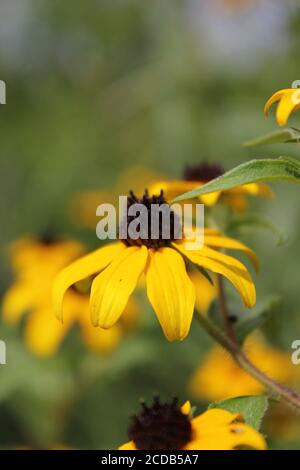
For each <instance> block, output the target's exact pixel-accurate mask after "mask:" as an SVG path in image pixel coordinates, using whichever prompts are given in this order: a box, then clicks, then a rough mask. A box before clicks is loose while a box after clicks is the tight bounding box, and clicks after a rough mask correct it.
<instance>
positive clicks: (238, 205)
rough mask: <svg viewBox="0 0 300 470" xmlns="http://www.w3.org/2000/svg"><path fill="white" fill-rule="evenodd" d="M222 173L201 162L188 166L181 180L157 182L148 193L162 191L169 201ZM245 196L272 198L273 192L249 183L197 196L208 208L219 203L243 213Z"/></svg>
mask: <svg viewBox="0 0 300 470" xmlns="http://www.w3.org/2000/svg"><path fill="white" fill-rule="evenodd" d="M223 173H224V170H223V169H222V167H221V166H220V165H218V164H210V163H206V162H203V163H200V164H197V165H189V166H187V167H186V168H185V170H184V172H183V177H182V179H181V180H174V181H157V182H155V183H154V184H153V185H152V186H150V191H151V192H152V193H154V194H155V193H159V191H160V190H163V191H164V194H165V197H166V199H167V200H168V201H171V200H172V199H174V198H175V197H176V196H178V195H180V194H183V193H185V192H187V191H192V190H193V189H195V188H198V187H200V186H202V185H204V184H205V183H208V182H209V181H211V180H213V179H215V178H217V177H218V176H221V175H222V174H223ZM246 196H261V197H265V198H271V197H273V192H272V190H271V189H270V188H269V186H267V185H265V184H262V183H251V184H245V185H243V186H239V187H237V188H232V189H228V190H224V191H216V192H213V193H209V194H204V195H201V196H199V200H200V201H201V202H202V203H203V204H205V205H206V206H208V207H211V206H214V205H215V204H216V203H217V202H219V201H220V202H222V203H224V204H226V205H228V206H230V207H231V208H232V209H233V210H235V211H237V212H243V211H244V210H245V209H246V207H247V200H246Z"/></svg>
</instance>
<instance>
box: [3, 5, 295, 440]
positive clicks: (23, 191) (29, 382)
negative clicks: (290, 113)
mask: <svg viewBox="0 0 300 470" xmlns="http://www.w3.org/2000/svg"><path fill="white" fill-rule="evenodd" d="M297 5H299V4H298V2H292V1H285V2H282V1H280V0H278V1H276V0H260V1H259V0H257V1H248V2H247V1H240V2H234V1H229V0H228V1H226V0H223V1H222V0H186V1H179V0H164V1H158V0H152V1H149V2H147V1H146V2H145V1H144V2H141V1H140V0H131V1H130V0H112V1H111V0H89V1H85V2H83V1H80V0H73V2H62V1H58V0H2V1H1V5H0V79H2V80H4V81H5V82H6V84H7V104H6V105H5V106H4V105H3V106H0V136H1V137H0V162H1V167H0V168H1V169H0V219H1V231H0V240H1V263H0V276H1V277H0V293H1V295H3V294H4V292H5V291H6V289H7V287H8V286H9V285H10V283H11V280H12V275H11V271H10V266H9V260H8V257H7V247H8V244H9V243H10V242H11V241H12V240H16V239H18V238H20V237H23V236H24V235H26V234H39V233H41V232H43V231H45V230H46V229H51V231H53V232H55V233H57V234H60V235H67V236H69V237H74V238H76V239H79V240H81V241H82V242H84V243H86V244H87V247H88V248H89V249H91V248H93V247H96V246H97V245H98V243H99V242H98V240H97V239H96V235H95V231H94V230H93V229H91V230H88V229H86V228H83V227H80V223H76V221H74V219H73V220H72V218H71V217H70V216H69V210H68V207H69V204H70V201H71V200H72V195H73V194H75V193H78V192H79V191H85V190H91V189H93V190H94V189H95V190H102V189H103V190H106V191H109V192H113V191H114V188H116V187H117V185H118V182H119V181H120V178H123V179H124V175H125V183H127V186H128V189H134V187H135V185H136V184H137V181H136V180H135V178H131V177H130V172H129V173H128V170H129V169H132V168H135V169H136V168H147V169H149V170H151V171H153V172H155V173H158V174H160V175H163V176H164V177H167V178H173V177H175V178H178V177H179V176H180V174H181V171H182V169H183V167H184V165H185V164H187V163H193V162H199V161H202V160H203V159H205V160H207V161H217V162H219V163H221V164H222V165H223V166H224V167H225V168H226V169H229V168H231V167H232V166H233V165H236V164H238V163H241V162H244V161H246V160H247V159H250V158H254V157H256V156H258V157H259V156H278V155H286V154H287V155H290V156H296V157H297V156H298V155H299V146H298V145H275V146H271V147H261V148H257V149H249V148H245V147H243V146H242V142H243V141H245V140H247V139H250V138H252V137H255V136H257V135H260V134H264V133H265V132H268V131H272V130H273V129H275V127H276V124H275V121H274V118H273V116H272V117H271V118H269V119H268V120H266V119H265V118H264V116H263V113H262V107H263V104H264V102H265V100H266V99H267V98H268V97H269V96H270V95H271V94H272V93H273V92H274V91H276V90H278V89H280V88H285V87H289V86H290V85H291V83H292V82H293V81H294V80H296V79H299V78H300V77H299V53H300V7H299V6H297ZM299 119H300V117H299V114H298V115H297V114H296V115H295V116H294V117H293V118H292V120H291V122H292V124H294V125H295V126H296V125H297V122H299ZM126 175H128V176H127V179H128V181H126ZM273 186H274V190H275V193H276V198H275V199H274V200H273V201H271V202H270V201H267V202H265V201H257V200H256V201H253V203H252V207H251V210H252V211H259V212H261V213H263V214H266V215H267V216H268V217H269V218H270V219H271V220H272V221H273V222H274V223H275V224H276V225H277V226H278V228H279V229H280V231H281V232H282V233H283V235H284V237H285V238H286V243H285V244H284V245H282V246H276V240H275V239H274V236H273V235H272V234H270V233H268V232H267V231H264V230H258V231H257V232H254V233H251V234H245V235H243V240H244V241H245V242H247V243H248V244H249V245H250V246H252V247H253V248H254V249H255V251H256V252H257V254H258V256H259V258H260V260H261V270H260V273H259V274H258V275H257V276H256V278H255V281H256V285H257V290H258V295H259V298H260V299H264V298H265V297H266V296H268V295H270V294H273V293H276V294H280V296H281V297H282V302H281V304H280V307H279V308H278V309H277V310H276V312H274V314H273V316H272V319H271V320H269V321H268V322H267V323H266V325H265V326H264V331H265V334H266V336H267V337H268V339H269V341H270V343H271V344H274V345H276V346H278V347H281V348H282V349H286V350H288V351H290V350H291V343H292V341H294V340H295V339H298V338H299V337H300V306H299V300H300V299H299V288H298V285H299V256H300V244H299V238H300V212H299V205H298V193H297V188H296V187H294V186H289V185H284V184H277V185H273ZM123 187H124V181H123ZM77 222H79V221H77ZM138 295H139V296H140V302H141V303H140V305H141V312H140V318H139V322H138V327H137V329H136V330H134V331H132V332H131V333H130V335H128V336H127V337H126V338H124V340H123V341H122V342H121V345H120V346H119V347H118V348H117V349H116V350H115V351H113V352H112V353H111V354H110V355H106V356H102V355H97V354H95V353H93V352H91V351H89V350H88V349H86V347H84V346H83V344H82V343H81V340H80V338H79V335H78V332H77V330H76V328H74V330H73V331H72V333H71V335H69V336H68V337H67V339H66V341H65V342H64V344H63V346H62V348H61V350H60V352H59V353H58V354H56V355H55V356H54V357H51V358H49V359H40V358H37V357H35V356H34V355H33V354H32V353H30V352H29V351H28V350H27V348H26V346H25V345H24V342H23V333H22V328H23V325H22V324H21V325H20V326H19V327H18V328H16V329H11V328H8V327H7V326H5V325H4V324H3V322H2V323H1V324H0V338H1V339H3V340H5V341H6V343H7V365H6V366H0V423H1V426H0V446H1V447H17V446H23V445H26V446H30V447H40V448H47V447H53V446H56V445H66V446H68V447H72V448H103V449H105V448H106V449H107V448H114V447H116V446H117V445H118V444H120V443H122V442H124V441H125V440H126V429H127V424H128V419H129V416H130V415H132V414H133V413H134V412H135V411H136V410H137V408H138V400H139V398H140V397H144V398H146V399H147V398H148V399H149V398H150V397H151V396H152V395H153V393H154V392H159V393H160V394H161V395H162V397H170V395H173V394H174V393H176V394H178V395H179V396H180V398H181V399H182V400H185V399H186V398H188V396H187V395H188V394H187V389H186V387H187V382H188V380H189V378H190V376H191V374H192V372H193V370H194V369H195V367H196V366H197V365H198V364H199V361H200V360H201V357H202V356H203V354H204V353H205V352H206V351H208V349H209V346H210V340H209V339H208V338H207V337H206V336H205V334H204V333H202V331H201V330H200V328H199V327H198V326H197V324H194V325H193V327H192V331H191V334H190V336H189V338H188V339H187V340H185V341H184V342H182V343H172V344H170V343H168V342H167V341H166V340H165V338H164V337H163V334H162V332H161V330H160V328H159V327H158V325H157V322H156V320H155V317H154V315H153V313H152V312H151V309H150V307H149V305H148V303H147V302H145V301H144V297H143V294H142V293H139V294H138ZM299 367H300V366H299ZM212 373H213V371H212ZM197 404H198V406H199V409H205V407H206V404H205V403H200V402H198V403H197ZM270 446H271V448H298V449H300V434H298V435H293V438H292V439H291V440H289V441H288V440H285V439H284V438H282V439H279V440H278V439H271V440H270Z"/></svg>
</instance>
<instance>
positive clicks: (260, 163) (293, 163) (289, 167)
mask: <svg viewBox="0 0 300 470" xmlns="http://www.w3.org/2000/svg"><path fill="white" fill-rule="evenodd" d="M260 181H289V182H291V183H298V184H299V183H300V161H299V160H296V159H294V158H290V157H279V158H265V159H260V160H257V159H255V160H250V161H249V162H246V163H242V164H241V165H239V166H237V167H235V168H233V169H232V170H230V171H227V173H224V175H222V176H219V177H218V178H216V179H214V180H212V181H210V182H209V183H206V184H204V185H202V186H199V187H198V188H196V189H193V190H192V191H188V192H187V193H184V194H181V195H179V196H177V197H176V198H175V199H173V202H177V201H183V200H185V199H192V198H194V197H197V196H201V195H203V194H208V193H213V192H215V191H224V190H226V189H231V188H235V187H237V186H241V185H243V184H249V183H258V182H260Z"/></svg>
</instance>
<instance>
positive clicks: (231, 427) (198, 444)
mask: <svg viewBox="0 0 300 470" xmlns="http://www.w3.org/2000/svg"><path fill="white" fill-rule="evenodd" d="M192 429H193V440H192V441H191V442H189V443H188V444H187V445H186V446H185V450H233V449H236V448H239V447H247V448H252V449H257V450H264V449H266V442H265V440H264V438H263V437H262V435H261V434H259V433H258V432H257V431H256V430H255V429H253V428H251V427H250V426H248V425H247V424H245V423H244V422H243V418H242V416H241V415H239V414H233V413H230V412H229V411H226V410H222V409H217V408H215V409H211V410H208V411H206V412H205V413H203V414H202V415H199V416H197V417H196V418H194V419H193V420H192Z"/></svg>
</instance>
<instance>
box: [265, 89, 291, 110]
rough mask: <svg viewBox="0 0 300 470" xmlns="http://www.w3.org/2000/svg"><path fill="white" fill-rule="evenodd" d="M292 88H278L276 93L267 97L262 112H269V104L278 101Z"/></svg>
mask: <svg viewBox="0 0 300 470" xmlns="http://www.w3.org/2000/svg"><path fill="white" fill-rule="evenodd" d="M291 90H292V89H291V88H285V89H283V90H279V91H276V93H274V94H273V95H272V96H271V97H270V98H269V99H268V101H267V102H266V104H265V106H264V113H265V115H266V116H267V115H268V113H269V109H270V108H271V106H272V105H273V104H274V103H276V102H277V101H279V100H280V99H281V98H282V97H283V96H284V95H286V94H289V93H290V91H291ZM294 91H295V90H294Z"/></svg>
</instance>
